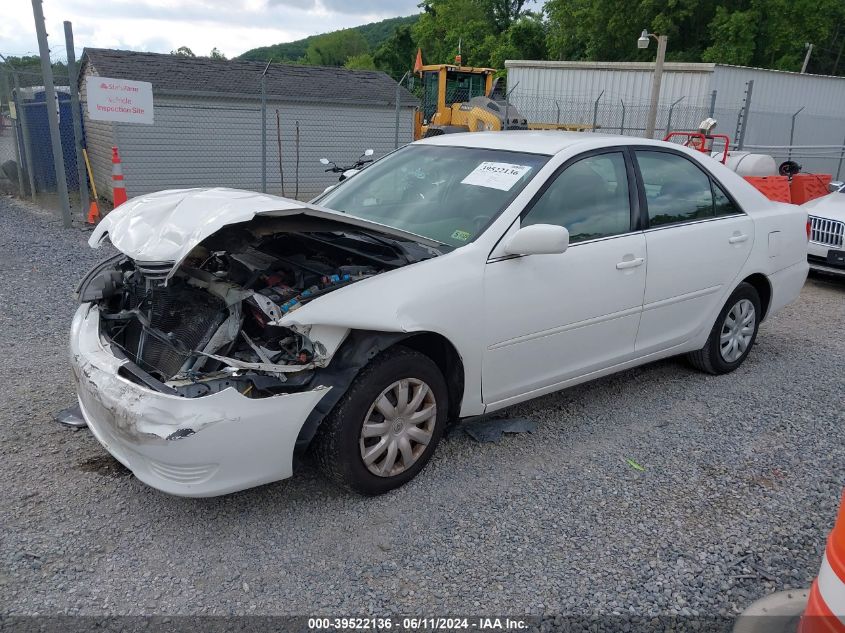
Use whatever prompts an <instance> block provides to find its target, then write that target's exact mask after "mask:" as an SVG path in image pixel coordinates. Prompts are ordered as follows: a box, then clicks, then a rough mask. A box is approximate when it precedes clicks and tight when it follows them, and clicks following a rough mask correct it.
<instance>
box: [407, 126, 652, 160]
mask: <svg viewBox="0 0 845 633" xmlns="http://www.w3.org/2000/svg"><path fill="white" fill-rule="evenodd" d="M653 142H654V141H649V140H648V139H645V138H632V137H630V136H620V135H618V134H617V135H610V134H598V133H593V132H563V131H558V130H510V131H502V132H464V133H458V134H440V135H439V136H432V137H429V138H425V139H421V140H419V141H417V142H416V143H415V144H420V145H442V146H447V147H478V148H483V149H499V150H506V151H511V152H531V153H534V154H548V155H553V154H557V153H558V152H560V151H563V150H565V149H568V148H570V147H572V146H573V145H581V144H584V145H591V146H593V147H595V146H601V145H604V144H607V145H620V144H627V143H636V144H644V145H645V144H651V143H653Z"/></svg>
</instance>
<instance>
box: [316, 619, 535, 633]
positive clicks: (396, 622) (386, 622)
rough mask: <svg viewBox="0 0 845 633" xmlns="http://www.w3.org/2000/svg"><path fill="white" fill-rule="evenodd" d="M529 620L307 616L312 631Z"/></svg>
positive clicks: (513, 624) (492, 626) (514, 627)
mask: <svg viewBox="0 0 845 633" xmlns="http://www.w3.org/2000/svg"><path fill="white" fill-rule="evenodd" d="M527 628H528V622H526V621H525V620H521V619H513V618H495V617H491V618H482V617H478V618H461V617H458V618H448V617H445V618H436V617H416V618H415V617H402V618H394V617H383V618H382V617H350V618H309V619H308V629H309V630H312V631H321V630H324V631H353V630H357V631H471V630H477V631H520V630H524V629H527Z"/></svg>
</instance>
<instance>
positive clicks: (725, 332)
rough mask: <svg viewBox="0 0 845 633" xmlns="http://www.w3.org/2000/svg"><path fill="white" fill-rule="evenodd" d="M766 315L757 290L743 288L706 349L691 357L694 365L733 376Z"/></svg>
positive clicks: (731, 299)
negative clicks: (763, 316) (730, 373)
mask: <svg viewBox="0 0 845 633" xmlns="http://www.w3.org/2000/svg"><path fill="white" fill-rule="evenodd" d="M762 314H763V312H762V310H761V307H760V296H759V295H758V294H757V290H755V289H754V286H752V285H751V284H748V283H745V282H743V283H741V284H739V286H737V288H736V290H734V291H733V292H732V293H731V296H730V297H729V298H728V300H727V302H726V303H725V306H724V307H723V308H722V311H721V312H720V313H719V317H718V318H717V319H716V323H714V324H713V329H712V330H710V336H709V337H708V338H707V342H706V343H705V344H704V347H702V348H701V349H700V350H698V351H696V352H691V353H690V354H689V356H688V358H689V360H690V363H692V365H693V366H694V367H695V368H696V369H700V370H701V371H706V372H707V373H710V374H727V373H729V372H732V371H733V370H734V369H736V368H737V367H739V366H740V365H741V364H742V362H743V361H744V360H745V358H746V357H747V356H748V354H749V352H750V351H751V348H752V347H753V346H754V341H756V340H757V331H758V329H759V327H760V318H761V317H762Z"/></svg>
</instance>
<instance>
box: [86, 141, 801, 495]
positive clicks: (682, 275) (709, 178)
mask: <svg viewBox="0 0 845 633" xmlns="http://www.w3.org/2000/svg"><path fill="white" fill-rule="evenodd" d="M106 238H107V239H109V240H110V241H111V243H112V244H113V245H114V246H115V247H116V248H117V250H118V251H119V252H120V254H119V255H118V256H116V257H113V258H111V259H109V260H107V261H105V262H103V263H102V264H101V265H100V266H98V267H96V268H95V269H94V270H92V271H91V272H90V273H89V274H88V275H86V276H85V278H84V279H83V280H82V282H81V283H80V285H79V287H78V289H77V294H78V298H79V301H80V306H79V308H78V310H77V312H76V315H75V317H74V320H73V325H72V331H71V339H70V350H71V359H72V365H73V369H74V375H75V379H76V383H77V388H78V395H79V402H80V406H81V409H82V413H83V415H84V417H85V420H86V421H87V423H88V425H89V427H90V429H91V431H92V432H93V434H94V435H95V436H96V437H97V439H98V440H99V441H100V442H101V443H102V444H103V446H104V447H105V448H106V449H107V450H108V451H109V452H110V453H111V454H112V455H114V456H115V457H116V458H117V459H118V460H120V461H121V462H122V463H123V464H125V465H126V466H127V467H128V468H129V469H131V470H132V472H133V473H135V475H136V476H137V477H138V478H139V479H140V480H141V481H143V482H145V483H147V484H149V485H150V486H153V487H155V488H158V489H160V490H163V491H165V492H168V493H172V494H176V495H185V496H211V495H219V494H224V493H228V492H233V491H236V490H241V489H244V488H248V487H251V486H257V485H259V484H264V483H267V482H272V481H276V480H279V479H284V478H286V477H290V476H291V474H292V460H293V456H294V452H295V451H297V450H305V449H306V448H309V447H310V448H311V449H312V450H313V451H314V453H315V454H316V456H317V460H318V462H319V463H320V465H321V467H322V468H323V470H324V471H325V472H326V473H327V475H328V476H329V477H331V478H332V479H334V480H335V481H337V482H338V483H340V484H341V485H343V486H345V487H347V488H350V489H352V490H355V491H358V492H361V493H364V494H378V493H382V492H385V491H388V490H390V489H393V488H396V487H397V486H400V485H402V484H404V483H405V482H407V481H408V480H410V479H411V478H412V477H414V476H415V475H416V474H417V473H418V472H419V471H420V470H421V469H422V468H423V467H424V466H425V464H426V463H427V462H428V460H429V459H430V458H431V456H432V453H433V452H434V450H435V448H436V446H437V443H438V441H439V440H440V438H441V436H442V434H443V431H444V428H445V427H446V425H447V424H448V423H450V422H453V421H455V420H458V419H460V418H462V417H467V416H474V415H479V414H483V413H490V412H493V411H496V410H498V409H501V408H503V407H507V406H509V405H512V404H516V403H518V402H522V401H525V400H528V399H530V398H535V397H537V396H540V395H543V394H547V393H550V392H553V391H556V390H559V389H563V388H565V387H568V386H570V385H574V384H577V383H581V382H584V381H587V380H591V379H593V378H597V377H600V376H604V375H607V374H611V373H613V372H618V371H621V370H624V369H627V368H629V367H633V366H635V365H641V364H643V363H648V362H650V361H654V360H656V359H659V358H664V357H667V356H674V355H679V354H688V356H689V359H690V361H691V362H692V364H693V365H695V366H696V367H698V368H700V369H701V370H703V371H707V372H710V373H714V374H723V373H728V372H730V371H733V370H734V369H736V368H737V367H738V366H739V365H740V364H741V363H742V362H743V360H744V359H745V358H746V356H747V355H748V354H749V352H750V351H751V348H752V346H753V344H754V341H755V338H756V336H757V331H758V327H759V325H760V323H761V321H763V320H764V319H766V318H768V317H770V316H771V315H772V314H774V313H775V312H777V311H778V310H780V309H781V308H783V307H784V306H785V305H786V304H788V303H789V302H791V301H793V300H794V299H795V298H796V297H797V296H798V294H799V291H800V289H801V286H802V285H803V283H804V280H805V278H806V275H807V258H806V252H807V214H806V212H805V211H804V210H802V209H801V208H800V207H796V206H792V205H787V204H780V203H775V202H771V201H769V200H767V199H766V198H765V197H764V196H763V195H762V194H760V193H759V192H758V191H757V190H756V189H754V188H753V187H752V186H751V185H749V184H748V183H746V182H745V181H744V180H743V179H742V178H741V177H739V176H737V175H736V174H735V173H733V172H732V171H730V170H729V169H727V168H725V167H724V166H722V165H721V164H719V163H718V162H716V161H714V160H712V159H711V158H710V157H709V156H706V155H705V154H702V153H698V152H694V151H691V150H688V149H686V148H683V147H679V146H676V145H669V144H666V143H663V142H659V141H647V140H644V139H635V138H629V137H611V136H602V135H597V134H578V133H561V132H528V131H518V132H494V133H474V134H452V135H444V136H439V137H435V138H430V139H426V140H423V141H420V142H417V143H413V144H411V145H408V146H406V147H404V148H402V149H400V150H398V151H396V152H393V153H392V154H390V155H388V156H386V157H385V158H383V159H381V160H379V161H377V162H376V163H374V164H373V165H372V166H370V167H368V168H367V169H365V170H363V171H362V172H360V173H359V174H356V175H355V176H354V177H352V178H350V179H348V180H346V181H344V182H343V183H341V184H340V185H339V186H337V187H336V188H334V189H332V190H331V191H329V192H327V193H326V194H324V195H323V196H321V197H320V198H318V199H317V200H316V201H315V203H313V204H312V203H301V202H297V201H294V200H289V199H285V198H278V197H274V196H270V195H262V194H257V193H252V192H246V191H237V190H231V189H190V190H178V191H164V192H161V193H155V194H151V195H145V196H141V197H138V198H135V199H133V200H131V201H129V202H128V203H126V204H124V205H122V206H121V207H119V208H118V209H116V210H115V211H113V212H112V213H110V214H109V215H108V216H107V217H106V218H105V219H104V220H103V221H102V222H101V223H100V224H99V226H98V227H97V228H96V230H95V231H94V233H93V235H92V236H91V240H90V243H91V245H92V246H95V247H96V246H97V245H98V244H100V243H101V242H102V240H104V239H106Z"/></svg>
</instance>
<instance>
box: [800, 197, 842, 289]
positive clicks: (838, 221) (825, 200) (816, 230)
mask: <svg viewBox="0 0 845 633" xmlns="http://www.w3.org/2000/svg"><path fill="white" fill-rule="evenodd" d="M830 190H831V193H829V194H828V195H826V196H822V197H821V198H816V199H815V200H810V201H809V202H805V203H804V205H803V207H804V208H805V209H806V210H807V213H808V215H809V221H810V241H809V242H808V244H807V260H808V261H809V263H810V268H812V269H813V270H817V271H819V272H824V273H831V274H834V275H845V183H842V182H835V183H831V186H830Z"/></svg>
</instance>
